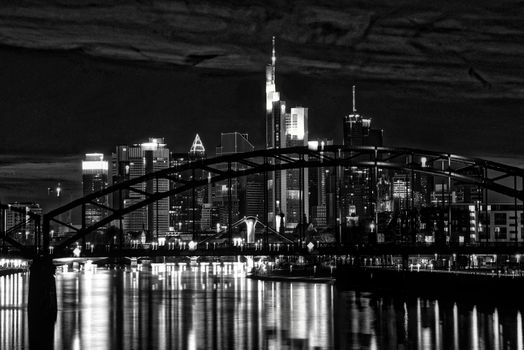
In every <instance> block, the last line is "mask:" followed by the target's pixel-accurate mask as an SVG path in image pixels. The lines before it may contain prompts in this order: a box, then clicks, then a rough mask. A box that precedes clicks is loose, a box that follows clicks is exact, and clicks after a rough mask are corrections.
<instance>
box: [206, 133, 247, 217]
mask: <svg viewBox="0 0 524 350" xmlns="http://www.w3.org/2000/svg"><path fill="white" fill-rule="evenodd" d="M254 149H255V147H254V146H253V145H252V144H251V142H249V137H248V135H247V134H241V133H238V132H229V133H222V134H220V146H218V147H217V148H216V156H217V157H219V156H223V155H227V154H234V153H244V152H251V151H253V150H254ZM243 168H245V166H244V165H242V164H240V163H237V162H233V163H232V164H231V169H232V170H235V171H236V170H242V169H243ZM221 170H227V166H224V168H222V169H221ZM229 185H231V211H232V218H231V219H232V222H235V221H237V220H238V219H239V218H240V217H239V216H240V206H241V203H240V201H241V196H240V193H241V192H244V191H245V188H241V186H242V185H244V186H245V185H246V182H245V179H240V178H235V179H232V180H231V182H229V181H220V182H218V183H216V184H215V197H214V200H213V206H214V207H216V208H218V212H219V221H220V223H221V224H226V223H227V222H228V221H229V204H228V203H229V191H228V188H229Z"/></svg>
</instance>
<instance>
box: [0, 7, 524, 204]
mask: <svg viewBox="0 0 524 350" xmlns="http://www.w3.org/2000/svg"><path fill="white" fill-rule="evenodd" d="M272 35H275V36H276V37H277V55H278V59H277V87H278V89H279V91H281V95H282V97H283V99H285V100H286V101H288V105H290V106H293V105H303V106H306V107H309V108H310V115H309V117H310V120H309V128H310V136H312V137H315V136H322V137H332V138H334V139H335V140H336V141H340V140H341V136H342V135H341V120H342V118H343V116H344V114H347V113H348V112H350V111H351V86H352V85H353V84H356V85H357V109H358V111H359V112H360V113H362V114H366V115H369V116H371V117H372V120H373V124H374V126H375V127H378V128H382V129H384V135H385V143H386V144H387V145H390V146H405V147H418V148H426V149H431V150H442V151H449V152H453V153H458V154H465V155H472V156H477V157H489V158H494V159H500V160H504V161H505V162H508V163H512V164H517V165H520V159H521V157H522V155H523V154H524V143H523V142H521V139H522V135H524V122H523V121H522V118H523V115H522V111H523V110H524V108H523V107H524V98H523V97H524V2H523V1H508V0H500V1H486V0H477V1H471V2H465V1H462V2H461V1H432V2H428V1H402V0H400V1H386V0H379V1H373V2H370V1H314V0H304V1H293V2H284V1H254V2H251V3H250V4H246V3H245V2H244V1H236V0H231V1H198V0H197V1H188V2H177V1H172V0H161V1H156V0H148V1H145V0H144V1H116V0H114V1H110V0H104V1H102V0H48V1H38V0H19V1H16V2H15V1H7V2H1V3H0V118H1V119H0V122H1V127H0V201H7V200H10V201H11V200H16V199H19V200H29V199H32V198H34V199H36V200H37V201H40V202H42V203H44V204H45V205H46V206H48V207H49V206H53V205H56V204H57V203H56V202H57V201H56V200H55V199H52V198H49V197H46V193H47V187H52V186H56V183H57V182H59V181H60V182H61V183H62V185H63V186H64V188H65V190H66V193H67V194H66V196H70V197H76V196H78V195H79V191H80V159H81V155H82V154H83V153H85V152H92V151H101V152H104V153H106V154H110V152H111V150H112V149H113V148H114V146H115V145H116V144H123V143H124V144H125V143H134V142H139V141H141V140H144V139H145V138H147V137H149V136H156V137H165V138H166V141H167V142H168V145H169V147H170V148H172V149H174V150H175V151H177V152H184V151H187V150H188V149H189V146H190V144H191V141H192V138H193V137H194V134H195V133H197V132H198V133H200V135H201V136H202V139H203V141H204V144H205V146H206V147H207V149H208V153H209V154H211V155H213V154H214V147H215V146H216V145H217V143H218V142H219V141H218V140H219V134H220V132H229V131H240V132H247V133H249V135H250V138H251V140H252V141H253V143H254V144H255V145H257V146H261V145H262V144H263V143H264V140H263V135H264V133H263V128H264V67H265V64H266V63H268V61H269V55H270V50H271V36H272Z"/></svg>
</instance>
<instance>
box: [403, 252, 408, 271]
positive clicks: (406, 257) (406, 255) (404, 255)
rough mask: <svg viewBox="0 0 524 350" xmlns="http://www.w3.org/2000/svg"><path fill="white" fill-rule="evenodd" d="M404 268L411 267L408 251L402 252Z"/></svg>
mask: <svg viewBox="0 0 524 350" xmlns="http://www.w3.org/2000/svg"><path fill="white" fill-rule="evenodd" d="M402 269H403V270H407V269H409V254H407V253H403V254H402Z"/></svg>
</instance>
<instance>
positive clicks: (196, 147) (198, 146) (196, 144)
mask: <svg viewBox="0 0 524 350" xmlns="http://www.w3.org/2000/svg"><path fill="white" fill-rule="evenodd" d="M204 153H206V149H205V148H204V144H203V143H202V140H201V139H200V136H198V134H196V136H195V139H194V140H193V144H192V145H191V149H190V150H189V154H192V155H202V154H204Z"/></svg>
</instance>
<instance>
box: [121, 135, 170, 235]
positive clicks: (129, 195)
mask: <svg viewBox="0 0 524 350" xmlns="http://www.w3.org/2000/svg"><path fill="white" fill-rule="evenodd" d="M169 156H170V155H169V149H168V148H167V147H166V144H165V143H164V139H163V138H149V140H148V142H144V143H140V144H134V145H132V146H117V147H116V152H115V153H113V168H112V170H113V182H115V183H117V182H121V181H126V180H129V179H133V178H136V177H139V176H143V175H145V174H149V173H152V172H155V171H159V170H162V169H166V168H168V167H169V164H170V162H169ZM133 188H135V189H136V191H133V190H126V191H122V198H118V196H115V197H114V198H113V201H114V203H113V205H114V206H115V207H117V208H118V206H119V205H120V201H121V203H122V205H123V207H124V208H125V207H129V206H132V205H134V204H136V203H138V202H141V201H143V200H144V199H145V195H144V192H146V193H154V192H155V191H157V190H158V192H164V191H168V190H169V180H167V179H159V180H158V182H157V181H156V180H149V181H147V182H145V183H140V184H137V185H134V186H133ZM123 229H124V232H140V231H145V232H146V239H147V241H151V240H152V239H153V238H158V237H159V236H164V235H165V233H166V232H168V229H169V199H168V198H164V199H161V200H159V201H157V202H155V203H152V204H149V205H147V206H145V207H142V208H140V209H137V210H135V211H134V212H133V213H131V214H129V215H126V216H124V218H123Z"/></svg>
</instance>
